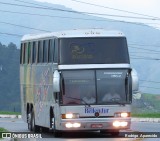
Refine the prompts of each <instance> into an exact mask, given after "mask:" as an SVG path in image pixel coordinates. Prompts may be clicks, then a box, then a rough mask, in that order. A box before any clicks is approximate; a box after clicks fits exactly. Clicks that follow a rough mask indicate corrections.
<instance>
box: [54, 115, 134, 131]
mask: <svg viewBox="0 0 160 141" xmlns="http://www.w3.org/2000/svg"><path fill="white" fill-rule="evenodd" d="M115 121H118V122H127V125H126V126H119V127H114V126H113V122H115ZM67 123H69V124H74V123H79V124H80V127H69V128H67V127H66V124H67ZM130 125H131V118H79V119H62V120H61V122H60V123H59V125H58V126H57V130H61V131H73V130H75V131H77V130H81V131H83V130H84V131H85V130H87V131H89V130H105V129H111V130H112V129H117V130H123V129H129V128H130Z"/></svg>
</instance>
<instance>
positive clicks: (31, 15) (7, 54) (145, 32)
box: [0, 0, 160, 110]
mask: <svg viewBox="0 0 160 141" xmlns="http://www.w3.org/2000/svg"><path fill="white" fill-rule="evenodd" d="M5 2H6V3H11V1H10V0H5ZM30 2H33V3H35V4H40V5H44V6H49V7H52V8H54V9H63V10H72V9H69V8H67V7H64V6H61V5H53V4H47V3H40V2H35V1H33V0H30ZM12 3H14V4H21V5H24V3H20V2H19V1H12ZM25 5H28V7H22V6H13V5H0V9H1V19H0V32H1V33H10V34H12V35H11V36H9V35H5V34H1V33H0V42H1V43H2V44H3V45H2V44H0V110H1V109H4V107H3V105H4V103H7V106H6V105H5V109H6V107H7V109H8V110H12V109H14V107H16V108H15V109H18V106H17V105H19V101H20V98H19V95H20V94H19V46H20V39H21V37H20V36H16V35H15V34H18V35H24V34H36V33H42V32H45V31H43V30H46V31H61V30H68V29H80V28H81V29H84V28H104V29H108V30H120V31H122V32H123V33H124V34H125V35H126V37H127V41H128V46H129V53H130V58H131V65H132V67H133V68H135V69H136V70H137V72H138V75H139V79H140V80H145V81H140V91H141V92H142V93H151V94H160V89H159V88H160V87H159V84H160V83H151V82H147V81H154V82H159V80H160V67H158V66H159V60H158V59H160V57H159V53H160V40H159V37H160V30H158V29H155V28H153V27H150V26H147V25H144V24H141V25H140V24H131V23H125V22H118V21H114V20H110V19H104V18H98V17H95V16H91V15H86V14H75V13H71V12H70V13H68V12H64V11H57V10H45V9H38V8H37V9H35V8H29V6H33V5H31V4H25ZM34 6H35V5H34ZM2 11H3V12H2ZM4 11H5V12H4ZM44 15H45V16H44ZM69 17H70V18H69ZM93 19H94V20H93ZM33 28H34V29H33ZM13 34H14V35H13ZM10 42H13V43H14V44H16V46H17V47H15V45H13V44H9V43H10ZM8 44H9V45H8ZM11 46H12V47H11ZM13 46H14V47H13ZM17 48H18V49H17ZM10 49H13V50H12V51H11V50H10ZM156 59H157V60H156ZM1 66H2V68H3V70H2V71H1ZM8 86H9V87H8ZM142 86H146V87H153V88H146V87H142ZM8 99H9V101H10V102H11V103H10V102H8Z"/></svg>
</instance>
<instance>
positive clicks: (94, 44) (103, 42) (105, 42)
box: [59, 37, 129, 64]
mask: <svg viewBox="0 0 160 141" xmlns="http://www.w3.org/2000/svg"><path fill="white" fill-rule="evenodd" d="M59 46H60V64H112V63H113V64H114V63H129V55H128V48H127V43H126V38H124V37H114V38H64V39H60V40H59Z"/></svg>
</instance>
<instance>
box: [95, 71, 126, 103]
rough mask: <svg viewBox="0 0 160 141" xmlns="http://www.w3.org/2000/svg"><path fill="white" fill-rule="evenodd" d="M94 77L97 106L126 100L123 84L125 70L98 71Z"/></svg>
mask: <svg viewBox="0 0 160 141" xmlns="http://www.w3.org/2000/svg"><path fill="white" fill-rule="evenodd" d="M96 76H97V93H98V103H99V104H101V103H107V102H114V101H121V102H125V101H126V100H127V99H126V98H127V97H126V96H127V95H126V93H127V92H126V84H125V83H126V76H127V70H112V69H111V70H98V71H96Z"/></svg>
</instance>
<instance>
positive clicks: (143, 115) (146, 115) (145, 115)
mask: <svg viewBox="0 0 160 141" xmlns="http://www.w3.org/2000/svg"><path fill="white" fill-rule="evenodd" d="M131 116H132V117H138V118H160V113H132V114H131Z"/></svg>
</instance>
